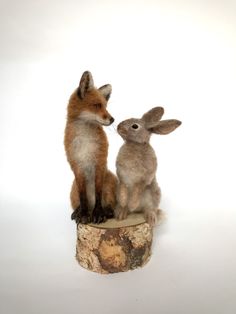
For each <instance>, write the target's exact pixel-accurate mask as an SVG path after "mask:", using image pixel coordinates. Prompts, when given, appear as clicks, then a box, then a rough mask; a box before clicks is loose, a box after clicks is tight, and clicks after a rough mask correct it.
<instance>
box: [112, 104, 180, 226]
mask: <svg viewBox="0 0 236 314" xmlns="http://www.w3.org/2000/svg"><path fill="white" fill-rule="evenodd" d="M163 114H164V109H163V108H162V107H155V108H153V109H151V110H150V111H148V112H147V113H145V114H144V115H143V116H142V118H141V119H128V120H125V121H123V122H121V123H120V124H119V125H118V128H117V131H118V133H119V135H120V136H121V137H122V138H123V139H124V141H125V143H124V144H123V146H122V147H121V148H120V150H119V153H118V156H117V160H116V168H117V176H118V179H119V184H118V188H117V207H116V210H115V215H116V218H117V219H119V220H122V219H125V218H126V217H127V215H128V213H131V212H143V213H144V217H145V219H146V221H147V222H148V223H149V224H150V225H151V226H154V225H155V224H157V221H158V214H159V213H160V210H159V209H158V207H159V203H160V198H161V191H160V188H159V186H158V184H157V181H156V169H157V158H156V155H155V152H154V150H153V148H152V147H151V145H150V144H149V140H150V136H151V134H153V133H155V134H169V133H171V132H173V131H174V130H175V129H176V128H177V127H178V126H180V124H181V122H180V121H179V120H173V119H172V120H162V121H160V120H161V118H162V115H163Z"/></svg>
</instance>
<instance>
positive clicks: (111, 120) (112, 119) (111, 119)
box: [110, 117, 115, 125]
mask: <svg viewBox="0 0 236 314" xmlns="http://www.w3.org/2000/svg"><path fill="white" fill-rule="evenodd" d="M114 121H115V119H114V118H113V117H110V125H111V124H112V123H113V122H114Z"/></svg>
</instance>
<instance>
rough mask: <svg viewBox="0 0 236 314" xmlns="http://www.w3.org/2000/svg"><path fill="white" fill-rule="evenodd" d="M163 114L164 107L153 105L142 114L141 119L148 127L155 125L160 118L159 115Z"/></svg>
mask: <svg viewBox="0 0 236 314" xmlns="http://www.w3.org/2000/svg"><path fill="white" fill-rule="evenodd" d="M163 114H164V108H162V107H155V108H152V109H151V110H149V111H148V112H146V113H145V114H144V115H143V116H142V120H143V121H144V122H145V126H146V128H147V129H150V128H152V127H154V126H156V125H157V123H158V122H159V121H160V120H161V117H162V116H163Z"/></svg>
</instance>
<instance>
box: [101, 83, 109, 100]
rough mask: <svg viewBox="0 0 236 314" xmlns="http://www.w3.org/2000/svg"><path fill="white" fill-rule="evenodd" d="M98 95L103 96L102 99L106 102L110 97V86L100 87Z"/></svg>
mask: <svg viewBox="0 0 236 314" xmlns="http://www.w3.org/2000/svg"><path fill="white" fill-rule="evenodd" d="M98 90H99V91H100V93H102V95H103V96H104V98H105V99H106V100H107V101H108V100H109V98H110V96H111V91H112V87H111V85H110V84H106V85H103V86H101V87H100V88H99V89H98Z"/></svg>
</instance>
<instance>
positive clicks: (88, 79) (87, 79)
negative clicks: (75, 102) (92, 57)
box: [77, 71, 94, 99]
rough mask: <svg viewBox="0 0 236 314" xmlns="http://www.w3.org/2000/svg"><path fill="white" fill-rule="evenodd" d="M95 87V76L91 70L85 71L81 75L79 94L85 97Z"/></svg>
mask: <svg viewBox="0 0 236 314" xmlns="http://www.w3.org/2000/svg"><path fill="white" fill-rule="evenodd" d="M93 87H94V83H93V77H92V74H91V73H90V72H89V71H85V72H84V73H83V75H82V76H81V79H80V83H79V88H78V91H77V94H78V96H79V98H81V99H83V98H84V96H85V94H86V93H87V91H88V90H90V89H92V88H93Z"/></svg>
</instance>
